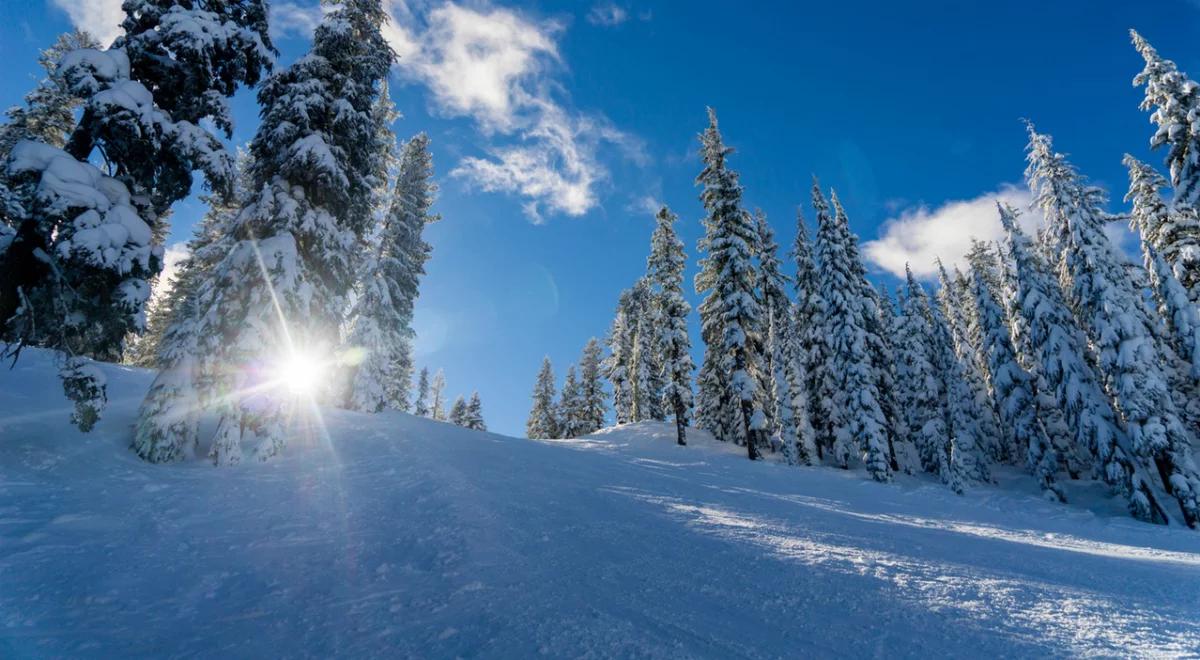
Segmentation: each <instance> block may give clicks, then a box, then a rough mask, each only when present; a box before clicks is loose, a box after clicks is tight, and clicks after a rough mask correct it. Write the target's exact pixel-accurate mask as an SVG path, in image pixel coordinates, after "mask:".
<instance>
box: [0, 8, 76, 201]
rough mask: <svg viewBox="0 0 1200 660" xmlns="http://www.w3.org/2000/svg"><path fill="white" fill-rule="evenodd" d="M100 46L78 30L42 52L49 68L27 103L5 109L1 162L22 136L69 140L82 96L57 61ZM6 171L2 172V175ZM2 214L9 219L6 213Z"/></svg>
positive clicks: (53, 142) (52, 141) (44, 66)
mask: <svg viewBox="0 0 1200 660" xmlns="http://www.w3.org/2000/svg"><path fill="white" fill-rule="evenodd" d="M98 47H99V44H98V43H97V42H96V40H95V39H93V38H92V36H91V35H90V34H88V33H87V32H81V31H79V30H75V31H73V32H67V33H65V34H62V35H60V36H59V37H58V39H57V40H55V42H54V45H52V46H50V47H49V48H47V49H45V50H43V51H42V52H41V55H40V56H39V57H38V64H40V65H41V67H42V70H43V71H45V72H46V74H45V77H44V78H42V80H41V81H40V82H38V84H37V86H36V87H34V88H33V90H32V91H30V92H29V93H28V94H26V95H25V99H24V100H25V105H24V106H13V107H11V108H9V109H8V111H7V112H6V113H5V114H6V115H7V117H8V122H7V123H5V124H3V125H0V162H2V161H7V160H8V156H9V154H11V153H12V148H13V147H14V146H16V144H17V143H18V142H20V141H21V140H34V141H36V142H41V143H43V144H48V145H50V146H52V147H58V148H62V146H63V145H64V144H66V142H67V136H68V135H70V133H71V129H72V128H74V126H75V110H76V108H78V107H79V104H80V103H81V99H80V98H79V97H78V96H76V95H75V94H73V93H72V92H71V90H70V89H69V87H68V85H67V81H66V80H65V79H64V78H63V75H62V73H63V72H61V71H60V70H59V67H58V64H59V61H60V60H61V59H62V57H63V55H66V54H67V53H69V52H71V51H73V50H77V49H80V48H98ZM5 174H6V173H5V172H0V178H2V177H4V176H5ZM3 217H4V218H5V220H7V219H8V217H7V214H4V216H3Z"/></svg>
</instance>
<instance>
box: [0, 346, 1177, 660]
mask: <svg viewBox="0 0 1200 660" xmlns="http://www.w3.org/2000/svg"><path fill="white" fill-rule="evenodd" d="M102 368H103V369H104V370H105V371H106V373H107V375H108V387H109V397H110V400H111V403H110V405H109V408H108V410H107V411H106V413H105V417H104V418H103V420H101V421H100V423H99V424H98V425H97V427H96V429H95V431H94V432H93V433H91V434H88V435H82V434H80V433H78V432H77V431H76V430H74V429H73V428H72V427H71V426H70V425H69V423H68V421H67V417H68V413H69V410H70V406H69V403H68V402H67V401H65V400H64V399H63V398H62V395H61V391H60V390H59V384H58V382H57V379H56V375H55V368H54V364H53V362H52V360H51V358H50V356H49V355H48V354H47V353H44V352H40V351H37V350H33V349H30V350H27V351H26V352H25V354H24V355H23V356H22V358H21V360H20V362H19V363H17V365H16V366H15V368H13V369H12V370H7V369H6V370H4V371H2V372H0V657H5V658H25V657H101V656H103V657H134V656H156V657H168V656H169V657H175V656H202V657H285V656H290V657H296V656H301V657H327V656H331V655H337V656H345V657H388V658H393V657H455V656H484V657H526V656H531V655H535V654H544V655H549V656H552V657H579V656H590V657H598V656H599V657H608V656H622V657H631V656H632V657H785V656H786V657H829V656H853V657H924V658H928V657H943V656H959V657H962V656H968V655H969V656H976V657H1013V656H1046V655H1050V656H1065V655H1103V656H1127V655H1134V656H1157V657H1161V656H1189V655H1192V654H1195V653H1197V652H1200V597H1198V595H1197V594H1198V593H1200V592H1198V591H1197V585H1200V534H1197V533H1196V532H1195V531H1190V530H1186V529H1180V528H1164V527H1158V526H1152V525H1148V524H1143V523H1139V522H1137V521H1134V520H1132V519H1130V518H1129V517H1128V515H1127V514H1126V512H1125V511H1124V507H1123V505H1122V504H1121V503H1120V502H1117V501H1113V500H1111V499H1110V498H1108V497H1106V496H1105V495H1104V490H1103V488H1102V487H1100V486H1097V485H1095V484H1094V483H1090V482H1089V483H1086V484H1081V483H1078V482H1076V483H1067V484H1064V486H1065V489H1066V491H1067V495H1068V497H1069V498H1070V499H1071V500H1072V502H1073V504H1072V505H1059V504H1053V503H1050V502H1047V501H1045V500H1043V499H1042V498H1041V497H1040V496H1039V494H1038V488H1037V485H1036V484H1035V483H1034V482H1033V480H1032V479H1031V478H1029V477H1028V476H1025V475H1022V474H1019V473H1016V472H1004V471H1000V473H999V474H998V478H999V479H1000V481H1001V486H1002V487H999V488H995V487H976V488H973V489H971V490H968V491H967V493H966V495H964V496H961V497H960V496H957V495H954V494H953V493H951V492H950V491H949V490H947V489H946V488H945V487H944V486H942V485H941V484H939V483H936V482H935V481H934V480H933V479H932V478H924V477H920V478H916V477H908V476H904V475H897V477H896V481H895V483H892V484H879V483H873V482H872V481H871V480H870V479H869V478H867V476H866V475H865V473H862V472H855V471H841V470H836V469H831V468H797V467H786V466H784V465H782V464H779V463H777V462H773V461H764V462H759V463H751V462H750V461H747V460H746V459H745V458H744V454H743V452H742V451H741V450H740V449H739V448H737V447H734V446H730V445H723V444H720V443H716V442H714V441H712V440H711V439H710V438H708V437H706V436H705V435H703V434H701V433H699V432H696V431H692V432H691V434H690V436H689V442H690V444H689V445H688V446H686V447H680V446H678V445H676V444H675V438H674V429H673V428H672V427H671V426H670V425H667V424H655V423H642V424H636V425H628V426H624V427H619V428H616V429H610V430H606V431H602V432H600V433H598V434H595V435H593V436H591V437H589V438H584V439H579V440H557V441H553V440H551V441H529V440H519V439H514V438H507V437H503V436H499V435H495V434H489V433H482V432H475V431H468V430H465V429H461V428H458V427H454V426H451V425H448V424H443V423H438V422H434V421H430V420H428V419H422V418H418V417H413V416H410V415H405V414H401V413H390V412H385V413H380V414H376V415H368V414H360V413H351V412H345V411H335V410H322V411H321V415H322V417H323V420H324V424H325V427H326V428H327V429H328V435H327V436H325V437H324V439H313V440H307V441H301V440H298V439H294V440H293V441H292V442H291V443H290V444H289V447H288V449H287V451H286V452H285V453H284V455H283V456H281V457H280V458H278V459H277V460H275V461H272V462H270V463H257V462H249V463H247V464H244V465H242V466H239V467H237V468H233V469H214V468H213V467H211V466H210V465H207V464H206V463H203V462H200V461H196V462H189V463H181V464H171V465H151V464H146V463H143V462H141V461H139V460H138V459H137V457H136V456H134V454H133V453H132V452H130V451H129V450H128V444H129V441H130V436H131V431H130V427H131V425H132V423H133V420H134V414H135V411H136V408H137V404H138V402H140V401H141V399H142V396H143V395H144V394H145V391H146V388H147V387H148V386H149V383H150V380H151V374H150V373H149V372H145V371H140V370H135V369H129V368H122V367H115V366H109V365H104V366H103V367H102ZM210 423H211V422H210ZM202 449H204V448H202ZM203 454H204V452H203V451H201V452H200V455H203Z"/></svg>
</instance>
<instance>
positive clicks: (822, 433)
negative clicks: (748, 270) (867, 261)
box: [792, 196, 833, 462]
mask: <svg viewBox="0 0 1200 660" xmlns="http://www.w3.org/2000/svg"><path fill="white" fill-rule="evenodd" d="M815 199H816V197H815V196H814V200H815ZM821 203H822V204H823V203H824V200H823V199H822V200H821ZM818 212H819V209H818ZM792 259H794V260H795V262H796V279H795V284H796V303H795V305H793V307H792V322H793V326H794V328H793V337H794V339H795V342H794V343H795V346H796V352H795V357H794V359H795V360H796V361H797V366H796V370H797V374H798V375H799V376H800V378H801V379H802V380H803V385H804V390H805V392H806V396H807V397H808V404H807V406H806V411H807V413H808V417H809V420H810V423H811V424H812V427H813V434H814V435H813V442H814V443H815V445H816V450H817V453H816V456H815V457H814V459H813V460H814V462H816V461H819V460H820V458H821V457H822V456H823V455H824V452H826V451H828V450H829V449H830V448H832V447H833V435H832V430H831V429H832V427H831V426H830V425H829V410H828V408H827V407H826V406H825V405H824V402H825V399H823V398H822V394H821V392H822V388H823V386H824V383H825V369H826V365H827V364H828V362H829V350H828V349H829V345H828V343H827V340H826V337H825V329H824V326H823V325H822V323H823V318H824V313H825V312H824V303H823V302H822V300H821V291H820V282H819V280H818V278H817V267H816V264H815V263H814V261H813V248H812V241H811V240H810V239H809V234H808V225H807V223H805V222H804V216H803V215H802V214H801V212H800V210H799V209H797V211H796V242H795V243H794V244H793V246H792Z"/></svg>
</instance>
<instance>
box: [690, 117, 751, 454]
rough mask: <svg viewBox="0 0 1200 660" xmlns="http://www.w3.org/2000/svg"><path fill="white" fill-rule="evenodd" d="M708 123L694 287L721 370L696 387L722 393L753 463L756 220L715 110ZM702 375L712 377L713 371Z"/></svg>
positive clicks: (708, 348) (709, 357) (710, 351)
mask: <svg viewBox="0 0 1200 660" xmlns="http://www.w3.org/2000/svg"><path fill="white" fill-rule="evenodd" d="M708 122H709V123H708V129H707V130H705V131H704V133H703V134H702V135H701V137H700V142H701V145H702V146H701V149H700V155H701V158H702V159H703V161H704V169H703V170H702V171H701V172H700V174H699V176H697V177H696V183H697V184H698V185H700V186H702V187H703V191H702V192H701V194H700V201H701V202H702V203H703V204H704V209H705V212H706V214H707V215H706V217H705V218H704V230H705V236H704V238H703V239H702V240H701V242H700V251H701V252H705V253H707V256H705V257H704V258H703V259H701V260H700V272H699V273H698V274H697V275H696V282H695V285H696V293H699V294H704V295H705V298H704V301H703V302H702V303H701V304H700V326H701V336H702V337H703V338H704V343H705V353H704V362H705V365H709V364H710V363H713V364H719V365H720V366H719V368H717V369H716V370H715V371H716V372H717V373H718V374H719V375H720V376H721V377H723V378H724V380H723V381H717V382H713V381H712V380H711V379H710V380H702V381H701V387H702V388H705V387H708V388H715V387H720V390H721V391H720V393H719V394H717V396H715V397H713V400H714V402H715V403H716V405H718V406H719V407H720V408H721V409H726V407H728V410H734V409H736V410H737V414H738V416H737V417H736V418H734V419H736V423H735V424H734V430H735V431H734V432H735V434H734V439H735V440H741V441H743V442H744V443H745V445H746V451H747V455H748V457H749V458H750V460H755V459H757V458H758V454H759V449H760V447H762V446H764V445H765V444H766V437H765V436H766V419H765V415H764V414H763V410H762V408H761V407H760V406H759V405H758V402H759V401H760V396H759V387H758V382H757V378H756V374H757V373H758V370H759V369H760V368H761V364H760V362H761V359H760V358H761V356H760V355H758V354H757V353H756V352H755V347H756V346H759V345H760V342H761V327H760V326H761V324H762V318H761V313H760V309H759V305H758V300H757V296H756V291H755V281H754V280H755V277H754V275H755V273H754V268H753V257H754V252H755V249H754V245H755V243H757V241H758V234H757V232H756V231H755V226H754V220H753V218H751V217H750V214H748V213H747V212H746V211H745V210H744V209H742V207H741V201H742V186H741V184H739V183H738V175H737V173H736V172H734V171H733V170H731V169H729V168H728V167H727V164H726V159H727V158H728V156H729V154H731V153H732V152H733V149H731V148H730V147H727V146H725V144H724V142H723V141H722V138H721V133H720V131H719V130H718V128H717V114H716V112H714V111H713V110H712V108H709V110H708ZM703 371H705V369H702V372H703ZM707 371H708V372H709V374H710V375H711V374H712V372H713V371H714V370H713V369H712V368H708V369H707Z"/></svg>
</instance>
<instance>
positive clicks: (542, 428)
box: [525, 357, 559, 440]
mask: <svg viewBox="0 0 1200 660" xmlns="http://www.w3.org/2000/svg"><path fill="white" fill-rule="evenodd" d="M525 435H526V437H528V438H529V439H530V440H546V439H552V438H557V437H559V424H558V410H556V407H555V405H554V368H553V367H552V366H551V365H550V358H549V357H545V358H542V368H541V369H540V370H538V376H537V382H536V383H535V384H534V386H533V408H532V409H530V411H529V419H528V420H526V422H525Z"/></svg>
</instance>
